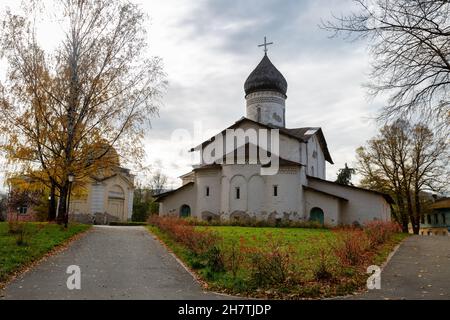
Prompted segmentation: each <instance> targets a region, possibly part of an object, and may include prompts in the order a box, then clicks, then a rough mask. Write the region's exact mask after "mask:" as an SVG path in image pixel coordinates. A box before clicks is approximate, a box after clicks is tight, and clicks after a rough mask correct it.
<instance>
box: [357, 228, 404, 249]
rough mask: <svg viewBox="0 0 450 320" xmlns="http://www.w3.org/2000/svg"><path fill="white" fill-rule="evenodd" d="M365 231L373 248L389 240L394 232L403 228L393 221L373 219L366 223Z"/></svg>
mask: <svg viewBox="0 0 450 320" xmlns="http://www.w3.org/2000/svg"><path fill="white" fill-rule="evenodd" d="M364 231H365V233H366V236H367V238H368V240H369V243H370V246H371V248H374V247H376V246H378V245H381V244H383V243H385V242H387V241H389V240H390V239H391V238H392V236H393V235H394V234H396V233H398V232H401V228H400V226H399V225H398V224H397V223H393V222H384V221H371V222H368V223H366V224H365V225H364Z"/></svg>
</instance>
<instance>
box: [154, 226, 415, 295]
mask: <svg viewBox="0 0 450 320" xmlns="http://www.w3.org/2000/svg"><path fill="white" fill-rule="evenodd" d="M148 228H149V230H150V231H151V232H153V233H154V234H155V235H156V236H158V237H159V238H160V239H161V240H162V241H163V242H164V243H165V244H166V245H167V246H168V247H169V248H171V250H172V251H173V252H174V253H175V254H176V255H177V256H178V257H179V258H180V259H181V260H182V261H183V262H184V263H186V265H188V266H189V267H190V268H192V269H194V270H195V271H196V273H197V274H199V275H200V277H201V278H202V279H203V280H204V281H205V282H207V283H208V287H209V288H210V289H212V290H215V291H220V292H224V293H229V294H235V295H244V296H251V297H260V298H265V297H269V298H275V299H277V298H282V299H299V298H318V297H332V296H341V295H346V294H350V293H353V292H355V291H357V290H360V289H363V288H364V287H365V283H366V280H367V277H368V275H367V274H366V266H360V267H358V268H357V267H346V268H344V267H342V266H341V265H340V263H339V261H338V259H337V258H336V256H335V255H334V254H333V253H332V250H333V244H334V243H335V242H336V240H337V237H336V233H335V232H333V231H331V230H328V229H306V228H255V227H231V226H225V227H196V228H197V229H198V230H204V229H209V230H212V231H214V232H215V233H216V234H218V235H219V236H220V237H221V238H222V239H223V240H222V243H221V249H222V251H223V252H225V253H226V252H229V250H231V247H232V245H233V243H236V241H237V242H238V243H239V242H240V241H243V243H244V244H245V247H247V248H251V247H258V248H262V249H263V250H265V249H268V242H269V240H268V239H269V238H270V237H272V238H273V239H282V241H283V243H284V244H285V245H287V246H290V247H291V248H292V249H293V252H294V255H293V259H292V264H293V268H294V270H295V276H296V279H295V281H294V283H295V284H293V285H286V284H280V286H278V287H271V288H256V287H254V286H253V285H252V283H251V282H250V281H249V276H250V273H249V263H250V262H249V261H245V260H244V261H243V262H242V265H241V267H240V268H239V271H238V273H237V275H236V277H235V278H234V277H233V276H232V274H231V272H229V271H227V272H223V273H212V272H210V270H207V269H206V268H205V267H203V266H201V265H199V264H198V263H197V261H196V259H195V257H194V256H193V255H192V254H191V253H190V251H189V250H188V249H186V248H185V247H184V246H183V245H181V244H179V243H176V242H174V241H173V240H172V239H171V238H170V237H169V236H168V235H167V234H166V233H164V232H162V231H161V230H159V229H158V228H156V227H150V226H149V227H148ZM406 236H407V235H403V234H398V235H396V236H395V237H394V238H393V239H392V240H391V241H389V242H388V243H386V244H384V245H382V246H380V247H379V248H377V250H376V252H374V253H372V254H371V255H370V261H368V262H367V263H368V264H367V265H370V264H376V265H381V264H383V262H384V261H385V260H386V258H387V256H388V255H389V253H390V252H391V251H392V250H393V248H394V247H395V246H396V245H397V244H398V243H399V242H401V241H402V240H403V239H404V238H405V237H406ZM241 239H242V240H241ZM321 252H324V253H325V257H326V265H327V267H328V268H329V269H330V271H332V273H333V279H332V280H330V281H317V280H316V279H315V276H314V270H316V268H317V266H318V264H319V260H320V258H319V257H320V253H321Z"/></svg>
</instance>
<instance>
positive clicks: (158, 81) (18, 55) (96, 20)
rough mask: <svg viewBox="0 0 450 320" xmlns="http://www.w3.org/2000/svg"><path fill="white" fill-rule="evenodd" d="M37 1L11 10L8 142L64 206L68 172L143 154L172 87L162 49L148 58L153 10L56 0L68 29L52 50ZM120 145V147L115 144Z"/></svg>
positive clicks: (118, 2)
mask: <svg viewBox="0 0 450 320" xmlns="http://www.w3.org/2000/svg"><path fill="white" fill-rule="evenodd" d="M36 3H39V1H37V2H36V1H33V2H31V3H30V4H27V3H25V4H24V5H23V6H24V10H25V15H23V16H20V15H16V14H13V13H11V12H7V13H6V16H5V19H4V21H3V30H2V35H1V37H0V38H1V44H2V49H1V54H2V56H4V57H5V58H6V60H7V62H8V66H9V69H8V79H7V81H6V82H5V83H4V84H3V86H2V87H1V88H2V90H1V93H2V96H1V97H0V102H1V103H0V107H1V109H2V113H1V119H0V120H1V121H2V123H1V126H0V129H1V131H2V133H4V134H5V135H6V136H7V137H8V139H7V143H6V144H4V145H3V146H2V147H3V148H2V149H3V150H4V151H6V154H7V157H8V160H9V161H10V162H16V163H22V164H23V171H26V173H28V174H29V175H33V178H34V179H41V180H42V182H44V183H47V184H48V185H49V187H56V188H57V189H58V191H59V196H60V206H59V212H58V220H61V219H62V218H63V217H64V215H65V212H66V198H67V193H68V188H69V182H68V176H69V174H74V175H75V177H76V179H77V180H76V181H77V183H79V184H83V183H85V182H86V181H87V180H88V179H89V178H90V177H91V176H92V175H93V174H98V173H99V172H102V171H104V170H108V168H110V167H111V165H118V161H117V159H118V155H119V154H120V156H121V157H122V158H125V159H127V160H128V161H130V160H131V161H135V162H139V161H140V160H141V159H142V157H143V154H144V151H143V148H142V138H143V136H144V132H145V129H146V124H148V123H149V120H150V118H151V117H152V116H153V115H155V114H156V113H157V111H158V97H159V94H160V92H161V89H162V88H163V87H164V86H165V82H164V81H163V78H164V74H163V72H162V69H161V63H160V60H159V59H158V58H147V57H146V49H147V42H146V30H145V22H146V21H147V19H146V16H145V15H144V13H143V12H142V11H141V9H140V7H139V6H138V5H135V4H132V3H130V2H128V1H125V0H113V1H110V0H96V1H94V0H64V1H53V2H52V3H51V5H50V6H51V7H50V6H49V8H48V9H50V10H55V11H56V12H57V13H58V15H57V17H56V18H57V20H58V25H59V26H60V28H61V30H62V31H63V34H64V37H63V38H62V39H61V42H60V45H59V46H58V47H57V48H56V49H55V50H54V51H53V52H44V51H43V50H42V49H41V48H40V46H39V42H38V41H37V37H36V32H35V30H36V24H35V20H34V19H33V17H35V16H36V15H39V13H40V11H38V10H39V9H37V8H38V7H37V6H36ZM116 150H117V153H116Z"/></svg>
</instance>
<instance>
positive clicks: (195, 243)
mask: <svg viewBox="0 0 450 320" xmlns="http://www.w3.org/2000/svg"><path fill="white" fill-rule="evenodd" d="M149 223H150V224H151V225H153V226H156V227H158V228H159V229H160V230H161V231H163V232H165V233H167V234H168V235H169V236H170V237H171V238H172V239H173V240H174V241H176V242H178V243H181V244H183V245H184V246H186V247H187V248H188V249H189V250H191V251H192V252H193V253H195V254H197V255H203V254H206V253H207V252H208V251H209V250H211V249H212V248H214V247H217V246H218V243H219V241H220V238H219V237H218V236H217V235H216V234H215V233H214V232H212V231H209V230H196V229H195V227H194V226H192V225H191V224H190V223H189V222H188V221H185V220H183V219H180V218H174V217H158V216H153V217H151V218H150V219H149Z"/></svg>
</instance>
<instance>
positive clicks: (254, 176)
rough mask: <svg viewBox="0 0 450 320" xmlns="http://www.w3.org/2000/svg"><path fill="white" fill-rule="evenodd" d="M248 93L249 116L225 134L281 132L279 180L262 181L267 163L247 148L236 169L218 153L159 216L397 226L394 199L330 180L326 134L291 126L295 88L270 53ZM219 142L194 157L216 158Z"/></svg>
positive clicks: (186, 179) (169, 197)
mask: <svg viewBox="0 0 450 320" xmlns="http://www.w3.org/2000/svg"><path fill="white" fill-rule="evenodd" d="M244 88H245V95H246V96H245V99H246V117H243V118H241V119H240V120H238V121H237V122H236V123H234V124H233V125H231V126H230V127H228V128H227V129H225V130H224V131H223V132H222V133H219V135H221V134H223V135H224V134H225V132H227V130H232V129H234V130H237V129H242V130H244V131H246V130H249V129H254V130H260V129H267V130H273V129H278V130H279V150H278V153H279V159H278V166H279V170H278V172H277V174H275V175H262V174H261V168H262V167H264V166H267V164H263V163H262V162H260V161H259V162H258V160H257V161H256V163H255V162H252V161H249V160H251V159H250V157H251V155H250V153H249V143H248V142H246V143H244V144H241V145H237V146H236V148H235V149H234V151H233V152H234V155H233V156H234V157H235V158H236V154H237V153H238V152H239V151H243V150H245V151H243V153H241V154H245V159H244V160H245V161H244V162H240V163H239V162H238V163H232V164H230V163H228V162H226V161H223V159H224V157H223V156H222V155H219V156H217V157H216V158H215V161H214V162H212V163H206V162H205V161H204V160H203V159H204V157H203V156H202V163H201V164H200V165H197V166H194V168H193V171H192V172H190V173H188V174H186V175H184V176H182V177H181V179H182V182H183V183H182V186H181V187H180V188H179V189H177V190H173V191H170V192H166V193H163V194H161V195H159V197H158V198H157V201H158V202H159V203H160V208H159V213H160V215H174V216H181V217H187V216H193V217H196V218H199V219H207V220H211V219H223V220H229V219H250V218H253V219H257V220H265V219H269V220H276V219H282V220H284V219H286V220H293V221H302V220H303V221H308V220H316V221H318V222H320V223H324V224H326V225H330V226H336V225H347V224H355V223H358V224H363V223H365V222H368V221H372V220H383V221H390V219H391V207H390V204H391V203H392V199H391V198H390V197H389V196H388V195H385V194H382V193H379V192H375V191H370V190H365V189H361V188H357V187H353V186H345V185H340V184H337V183H334V182H331V181H327V180H326V162H328V163H329V164H333V160H332V157H331V155H330V152H329V150H328V146H327V142H326V140H325V136H324V133H323V131H322V129H321V128H317V127H307V128H286V116H285V115H286V113H285V110H286V109H285V108H286V99H287V89H288V84H287V81H286V79H285V78H284V76H283V75H282V74H281V73H280V71H278V70H277V68H276V67H275V66H274V65H273V64H272V62H271V61H270V59H269V57H268V56H267V52H266V54H265V55H264V57H263V59H262V61H261V62H260V63H259V65H258V66H257V67H256V69H255V70H254V71H253V72H252V73H251V74H250V76H249V77H248V79H247V81H246V82H245V86H244ZM219 135H218V136H219ZM218 136H216V137H213V138H211V139H210V140H207V141H205V142H203V143H202V144H201V145H199V146H198V147H195V148H193V149H192V150H191V151H197V152H200V153H201V155H203V154H204V153H205V152H210V151H209V149H208V148H209V147H210V144H212V143H214V142H215V141H217V139H218ZM259 148H260V147H258V149H259ZM269 151H270V150H269ZM269 154H270V152H269ZM212 155H213V156H214V153H213V154H212Z"/></svg>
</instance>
